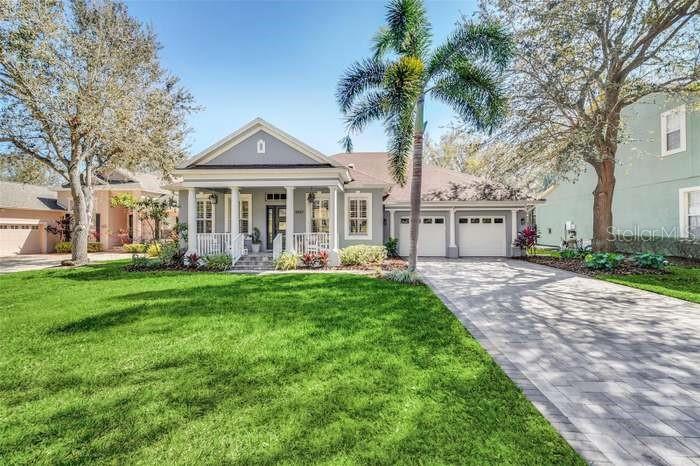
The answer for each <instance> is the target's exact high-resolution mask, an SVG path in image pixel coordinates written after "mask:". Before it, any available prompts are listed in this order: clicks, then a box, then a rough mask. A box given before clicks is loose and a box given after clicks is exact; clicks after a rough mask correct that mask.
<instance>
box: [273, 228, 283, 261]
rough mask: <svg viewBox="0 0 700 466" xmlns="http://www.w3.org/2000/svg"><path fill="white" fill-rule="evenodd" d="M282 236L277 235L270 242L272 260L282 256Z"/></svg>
mask: <svg viewBox="0 0 700 466" xmlns="http://www.w3.org/2000/svg"><path fill="white" fill-rule="evenodd" d="M283 241H284V235H283V234H282V233H277V236H275V239H273V240H272V259H273V260H277V258H278V257H279V256H280V254H282V251H283V250H284V243H283Z"/></svg>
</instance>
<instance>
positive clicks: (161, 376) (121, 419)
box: [0, 263, 583, 465]
mask: <svg viewBox="0 0 700 466" xmlns="http://www.w3.org/2000/svg"><path fill="white" fill-rule="evenodd" d="M121 266H122V264H119V263H112V264H108V265H106V264H101V265H93V266H90V267H85V268H81V269H74V270H46V271H40V272H28V273H18V274H11V275H5V276H0V290H2V293H1V296H2V299H1V300H0V458H2V460H1V461H0V462H2V463H4V464H7V463H62V464H68V463H71V464H74V463H88V462H90V463H92V462H103V463H107V462H108V463H141V464H171V463H174V464H195V463H199V464H201V463H207V464H221V463H227V464H251V463H263V464H272V463H287V464H292V463H297V464H298V463H312V462H324V463H334V464H354V463H376V464H397V463H422V464H428V463H430V464H435V463H473V464H497V463H498V464H503V463H509V464H533V465H534V464H583V461H582V460H581V458H580V457H579V456H578V455H577V454H576V453H575V452H574V451H573V450H572V449H571V448H570V447H569V446H568V445H567V443H566V442H565V441H564V440H563V439H562V438H561V437H560V436H559V435H558V434H557V433H556V432H555V430H554V429H553V428H552V427H551V426H550V425H549V423H548V422H547V421H546V420H545V419H544V418H543V417H542V416H541V415H540V414H539V413H538V412H537V411H536V410H535V408H534V407H533V406H532V405H531V404H530V403H529V402H528V401H527V400H526V399H525V397H524V396H523V395H522V394H521V393H520V391H519V390H518V389H517V388H516V387H515V386H514V384H513V383H512V382H511V381H510V380H509V379H508V378H507V377H506V376H505V375H504V374H503V373H502V372H501V370H500V369H499V367H498V366H497V365H496V364H495V363H494V362H493V361H492V360H491V358H490V357H489V356H488V355H487V354H486V353H485V351H484V350H483V349H482V348H481V347H480V346H479V345H478V343H476V341H475V340H473V339H472V338H471V337H470V336H469V334H468V333H467V332H466V331H465V330H464V329H463V327H462V326H461V325H460V323H459V322H458V321H457V320H456V319H455V318H454V317H453V316H452V315H451V314H450V312H449V311H448V310H447V309H446V308H445V307H444V306H443V305H442V303H441V302H440V301H439V300H438V299H437V298H436V297H435V296H434V295H433V294H432V293H431V292H430V291H429V290H428V289H427V288H425V287H422V286H417V287H412V286H408V285H399V284H396V283H392V282H386V281H380V280H376V279H372V278H366V277H359V276H353V275H341V274H315V275H301V274H292V275H268V276H263V277H259V276H237V275H231V274H210V273H194V274H190V273H177V272H163V273H126V272H123V271H122V270H121Z"/></svg>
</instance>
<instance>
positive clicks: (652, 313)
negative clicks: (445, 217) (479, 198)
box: [419, 259, 700, 465]
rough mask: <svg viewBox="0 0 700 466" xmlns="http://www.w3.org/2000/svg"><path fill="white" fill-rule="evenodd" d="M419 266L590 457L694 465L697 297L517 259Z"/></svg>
mask: <svg viewBox="0 0 700 466" xmlns="http://www.w3.org/2000/svg"><path fill="white" fill-rule="evenodd" d="M419 270H420V271H421V273H422V274H423V276H424V278H425V279H426V281H427V282H428V284H429V285H430V286H431V287H432V288H433V289H434V290H435V291H436V293H437V294H438V295H439V296H440V297H441V298H442V299H443V300H444V301H445V303H446V304H447V305H448V307H449V308H450V309H451V310H452V312H453V313H455V315H456V316H457V317H458V318H459V319H460V320H461V321H462V323H463V324H464V325H465V327H467V329H468V330H469V331H470V332H471V333H472V335H474V337H475V338H477V339H478V340H479V341H480V342H481V343H482V345H483V346H484V347H485V348H486V349H487V350H488V351H489V353H490V354H491V355H492V356H493V357H494V359H496V361H497V362H498V363H499V364H500V365H501V367H502V368H503V369H504V371H505V372H506V373H507V374H508V375H509V376H510V377H511V379H513V381H514V382H515V383H516V384H518V385H519V386H520V388H521V389H522V390H523V391H524V393H525V395H526V396H527V397H528V398H529V399H530V400H531V401H532V402H533V403H534V404H535V406H536V407H537V408H538V409H539V410H540V411H541V412H542V413H543V414H544V415H545V416H546V417H547V418H548V419H549V420H550V421H551V422H552V424H553V425H554V426H555V427H556V428H557V429H558V430H559V432H561V434H562V435H563V436H564V438H566V439H567V440H568V441H569V443H570V444H571V445H572V446H573V447H574V448H576V450H577V451H579V452H580V453H581V454H582V455H583V456H584V458H586V459H587V460H588V461H589V462H591V463H594V464H608V463H614V464H687V465H694V464H697V465H700V305H697V304H692V303H688V302H685V301H680V300H677V299H673V298H668V297H665V296H660V295H656V294H653V293H648V292H644V291H639V290H635V289H632V288H628V287H624V286H619V285H614V284H610V283H606V282H603V281H599V280H593V279H589V278H585V277H581V276H578V275H575V274H572V273H568V272H564V271H560V270H557V269H552V268H549V267H545V266H539V265H535V264H530V263H528V262H524V261H518V260H497V259H490V260H489V259H471V260H430V261H420V263H419Z"/></svg>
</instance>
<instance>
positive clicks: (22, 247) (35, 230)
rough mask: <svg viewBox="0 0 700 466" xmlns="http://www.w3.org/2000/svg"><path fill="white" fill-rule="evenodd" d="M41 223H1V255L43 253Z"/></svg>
mask: <svg viewBox="0 0 700 466" xmlns="http://www.w3.org/2000/svg"><path fill="white" fill-rule="evenodd" d="M39 228H41V227H40V226H39V225H26V224H12V223H0V256H3V255H9V254H38V253H41V241H42V236H43V235H42V234H41V231H40V230H39Z"/></svg>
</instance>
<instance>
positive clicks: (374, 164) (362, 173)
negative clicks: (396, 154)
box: [332, 152, 481, 203]
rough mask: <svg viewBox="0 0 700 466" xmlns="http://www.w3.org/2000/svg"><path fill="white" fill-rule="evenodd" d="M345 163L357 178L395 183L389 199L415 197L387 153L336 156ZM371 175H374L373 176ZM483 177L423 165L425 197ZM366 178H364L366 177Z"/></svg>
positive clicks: (359, 153) (402, 199)
mask: <svg viewBox="0 0 700 466" xmlns="http://www.w3.org/2000/svg"><path fill="white" fill-rule="evenodd" d="M332 158H333V159H335V160H337V161H338V162H340V163H342V164H343V165H346V166H349V168H350V174H351V176H352V177H353V179H355V175H356V174H357V175H358V176H359V177H360V179H362V178H363V177H367V176H369V177H371V178H373V179H378V180H381V182H383V183H386V184H388V185H390V186H391V190H390V192H389V196H388V197H387V202H390V203H391V202H408V201H410V199H411V185H410V183H409V182H407V183H406V184H405V185H404V186H401V185H399V184H398V183H396V182H395V181H394V180H393V178H392V177H391V174H390V173H389V165H388V159H387V154H386V152H353V153H341V154H336V155H334V156H333V157H332ZM412 166H413V164H412V162H411V161H410V160H409V163H408V167H407V172H408V173H411V169H412ZM370 174H371V175H370ZM480 180H481V178H479V177H476V176H473V175H468V174H466V173H460V172H457V171H454V170H449V169H447V168H440V167H434V166H432V165H423V180H422V183H421V197H423V196H425V195H426V194H427V193H428V192H430V191H433V190H435V189H440V188H444V187H446V186H447V185H448V183H449V182H453V183H459V184H468V183H474V182H477V181H480ZM363 181H364V180H363Z"/></svg>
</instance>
